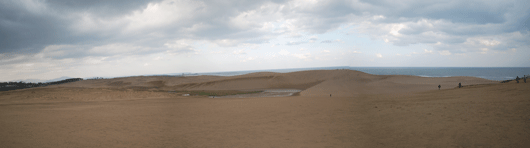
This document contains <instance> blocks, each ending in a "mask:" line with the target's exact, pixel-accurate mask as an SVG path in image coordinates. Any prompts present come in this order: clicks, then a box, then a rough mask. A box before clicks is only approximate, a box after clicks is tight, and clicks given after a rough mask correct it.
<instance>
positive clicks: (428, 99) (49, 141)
mask: <svg viewBox="0 0 530 148" xmlns="http://www.w3.org/2000/svg"><path fill="white" fill-rule="evenodd" d="M458 83H461V84H462V85H463V87H462V88H458ZM438 85H440V86H441V88H440V89H439V88H438ZM270 90H299V92H296V91H293V93H292V94H291V93H289V95H291V96H284V95H279V96H266V95H265V96H259V93H265V92H267V91H270ZM529 90H530V84H528V83H524V82H523V81H520V83H516V82H515V81H510V82H508V83H500V81H492V80H487V79H483V78H476V77H419V76H406V75H371V74H367V73H363V72H359V71H354V70H311V71H298V72H290V73H273V72H257V73H250V74H245V75H238V76H229V77H224V76H188V77H168V76H149V77H146V76H137V77H126V78H114V79H100V80H83V81H78V82H72V83H66V84H61V85H53V86H47V87H39V88H29V89H21V90H13V91H5V92H0V131H2V132H0V145H3V146H5V147H530V142H529V141H528V139H529V138H530V97H529V96H530V91H529ZM254 92H259V93H254ZM194 93H196V94H232V95H229V96H234V97H218V98H214V97H211V96H207V95H194ZM185 94H188V95H189V96H185ZM190 94H191V95H190ZM252 94H254V95H252ZM237 96H243V97H237Z"/></svg>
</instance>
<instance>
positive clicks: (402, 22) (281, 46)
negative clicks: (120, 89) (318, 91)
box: [0, 0, 530, 81]
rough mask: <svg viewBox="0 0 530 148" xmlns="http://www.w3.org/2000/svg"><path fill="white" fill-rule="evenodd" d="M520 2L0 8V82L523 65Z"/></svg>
mask: <svg viewBox="0 0 530 148" xmlns="http://www.w3.org/2000/svg"><path fill="white" fill-rule="evenodd" d="M529 31H530V1H528V0H497V1H490V0H475V1H461V0H458V1H451V0H440V1H436V0H429V1H425V0H401V1H399V3H396V2H395V1H393V0H351V1H340V0H325V1H324V0H323V1H321V0H293V1H288V0H273V1H266V0H252V1H242V0H232V1H229V0H222V1H209V0H205V1H198V0H153V1H129V0H90V1H85V0H83V1H76V0H0V71H1V75H0V81H9V80H17V79H52V78H57V77H61V76H69V77H82V78H86V77H95V76H104V77H113V76H128V75H144V74H167V73H181V72H220V71H238V70H259V69H283V68H302V67H329V66H352V67H379V66H381V67H529V66H530V36H529V35H530V34H529Z"/></svg>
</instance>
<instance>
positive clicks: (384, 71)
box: [193, 67, 530, 81]
mask: <svg viewBox="0 0 530 148" xmlns="http://www.w3.org/2000/svg"><path fill="white" fill-rule="evenodd" d="M332 69H350V70H357V71H362V72H365V73H369V74H374V75H413V76H421V77H452V76H471V77H479V78H484V79H489V80H496V81H502V80H511V79H515V78H516V77H517V76H519V78H522V77H523V75H527V76H528V75H530V67H318V68H293V69H272V70H250V71H231V72H210V73H196V74H193V75H215V76H234V75H243V74H248V73H254V72H278V73H288V72H295V71H304V70H332Z"/></svg>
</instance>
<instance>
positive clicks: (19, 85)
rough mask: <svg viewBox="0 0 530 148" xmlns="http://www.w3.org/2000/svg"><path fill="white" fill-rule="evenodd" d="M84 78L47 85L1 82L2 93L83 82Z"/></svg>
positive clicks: (0, 89)
mask: <svg viewBox="0 0 530 148" xmlns="http://www.w3.org/2000/svg"><path fill="white" fill-rule="evenodd" d="M81 80H83V78H71V79H65V80H61V81H55V82H47V83H41V82H39V83H31V82H29V83H26V82H23V81H19V82H0V91H8V90H15V89H24V88H32V87H42V86H48V85H57V84H64V83H69V82H76V81H81Z"/></svg>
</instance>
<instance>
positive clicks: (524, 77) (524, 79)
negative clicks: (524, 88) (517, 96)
mask: <svg viewBox="0 0 530 148" xmlns="http://www.w3.org/2000/svg"><path fill="white" fill-rule="evenodd" d="M523 81H524V83H526V75H523Z"/></svg>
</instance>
